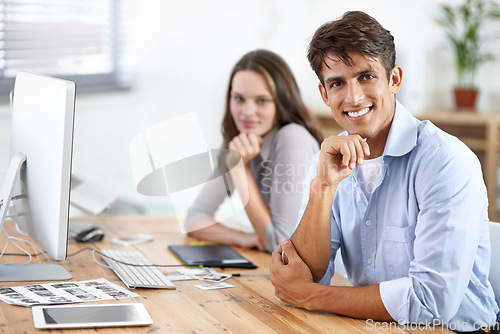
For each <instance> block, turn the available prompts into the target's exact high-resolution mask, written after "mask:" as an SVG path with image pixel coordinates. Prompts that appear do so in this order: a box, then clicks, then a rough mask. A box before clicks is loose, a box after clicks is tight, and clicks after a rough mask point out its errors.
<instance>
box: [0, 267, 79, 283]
mask: <svg viewBox="0 0 500 334" xmlns="http://www.w3.org/2000/svg"><path fill="white" fill-rule="evenodd" d="M71 278H73V277H72V276H71V274H70V273H68V272H67V271H66V269H64V268H63V267H62V266H60V265H58V264H52V263H47V264H45V263H44V264H31V263H29V264H28V263H12V264H1V265H0V282H24V281H26V282H34V281H65V280H69V279H71Z"/></svg>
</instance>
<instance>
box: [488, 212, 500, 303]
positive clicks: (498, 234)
mask: <svg viewBox="0 0 500 334" xmlns="http://www.w3.org/2000/svg"><path fill="white" fill-rule="evenodd" d="M489 224H490V240H491V261H490V275H489V281H490V283H491V285H492V287H493V291H494V292H495V300H496V301H497V304H498V305H500V223H497V222H490V223H489Z"/></svg>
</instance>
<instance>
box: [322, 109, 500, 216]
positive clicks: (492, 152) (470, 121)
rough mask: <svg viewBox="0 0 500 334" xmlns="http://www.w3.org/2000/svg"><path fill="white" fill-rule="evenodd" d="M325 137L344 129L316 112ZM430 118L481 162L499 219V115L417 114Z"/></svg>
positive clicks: (491, 211) (490, 211)
mask: <svg viewBox="0 0 500 334" xmlns="http://www.w3.org/2000/svg"><path fill="white" fill-rule="evenodd" d="M316 118H317V119H318V123H319V125H320V130H321V132H322V134H323V136H331V135H332V134H339V133H340V132H342V131H343V129H342V128H341V127H340V126H339V125H338V124H337V123H336V122H335V121H334V120H333V117H332V116H331V114H329V113H326V112H321V113H317V114H316ZM418 118H419V119H421V120H430V121H431V122H432V123H434V124H435V125H436V126H437V127H439V128H441V129H443V130H444V131H446V132H448V133H450V134H452V135H454V136H456V137H458V138H459V139H460V140H461V141H463V142H464V143H465V144H466V145H467V146H469V148H470V149H471V150H473V151H474V153H476V155H477V156H478V157H479V159H480V161H481V165H482V168H483V175H484V180H485V183H486V188H487V190H488V202H489V207H488V214H489V217H490V220H492V221H500V211H499V208H498V205H497V201H498V199H497V197H498V189H497V188H498V159H499V157H498V155H499V153H500V132H499V131H500V129H499V128H500V114H493V113H469V112H451V111H448V112H446V111H433V112H427V113H425V114H423V115H419V116H418Z"/></svg>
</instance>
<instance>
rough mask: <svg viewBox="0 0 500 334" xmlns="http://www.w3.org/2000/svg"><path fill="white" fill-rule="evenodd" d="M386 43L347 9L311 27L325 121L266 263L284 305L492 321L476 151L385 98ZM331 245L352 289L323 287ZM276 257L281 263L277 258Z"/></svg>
mask: <svg viewBox="0 0 500 334" xmlns="http://www.w3.org/2000/svg"><path fill="white" fill-rule="evenodd" d="M395 58H396V57H395V47H394V39H393V37H392V35H391V34H390V32H389V31H387V30H386V29H384V28H383V27H382V26H381V25H380V24H379V23H378V22H377V21H376V20H374V19H373V18H372V17H370V16H368V15H366V14H365V13H362V12H348V13H346V14H345V15H344V16H343V17H342V18H341V19H339V20H336V21H332V22H329V23H326V24H324V25H323V26H321V27H320V28H319V29H318V30H317V31H316V33H315V35H314V36H313V38H312V40H311V43H310V46H309V53H308V59H309V62H310V64H311V66H312V68H313V69H314V71H315V72H316V74H317V76H318V78H319V80H320V83H319V90H320V93H321V97H322V99H323V101H324V102H325V104H326V105H327V106H328V107H329V108H330V109H331V112H332V115H333V118H334V119H335V121H336V122H337V123H338V124H339V125H341V126H342V127H343V128H344V130H345V131H344V132H343V133H342V134H340V135H339V136H330V137H328V138H327V139H325V141H324V142H323V143H322V145H321V151H320V152H319V154H318V155H316V156H315V158H314V159H313V164H312V167H311V169H310V171H309V174H308V176H307V178H306V180H305V181H304V196H303V202H302V208H301V211H300V212H301V220H300V223H299V224H298V226H297V228H296V230H295V232H294V234H293V235H292V237H291V238H290V240H288V239H283V240H282V241H281V244H280V245H279V246H278V247H277V248H276V250H275V251H274V252H273V255H272V259H271V264H270V266H271V282H272V283H273V285H274V287H275V292H276V295H277V296H278V297H279V298H280V299H281V300H282V301H284V302H287V303H289V304H291V305H294V306H297V307H302V308H306V309H310V310H322V311H328V312H331V313H336V314H341V315H345V316H350V317H356V318H363V319H374V320H380V321H397V322H399V323H400V324H409V323H420V324H422V323H424V324H444V325H445V326H448V328H450V329H455V330H461V331H472V330H478V329H479V328H480V327H488V326H492V325H494V323H495V320H496V317H497V313H498V311H499V309H498V306H497V304H496V303H495V299H494V294H493V290H492V288H491V285H490V283H489V282H488V272H489V261H490V245H489V234H488V216H487V206H488V203H487V196H486V189H485V186H484V181H483V178H482V173H481V165H480V163H479V161H478V159H477V157H476V156H475V155H474V154H473V153H472V152H471V151H470V150H469V149H468V148H467V147H466V146H465V145H464V144H463V143H461V142H460V141H459V140H458V139H456V138H455V137H452V136H450V135H448V134H446V133H445V132H443V131H442V130H440V129H438V128H437V127H435V126H434V125H433V124H432V123H430V122H427V121H423V122H421V121H419V120H418V119H416V118H415V117H413V116H412V114H411V113H410V112H409V111H408V110H406V109H405V108H404V106H403V105H401V104H400V103H399V102H398V101H397V100H396V98H395V96H396V93H397V92H398V90H399V89H400V87H401V82H402V78H403V71H402V69H401V67H400V66H398V65H396V64H395ZM338 250H340V251H341V252H340V253H341V256H342V259H343V261H344V264H345V266H346V272H347V275H348V278H349V280H350V281H351V283H352V284H353V287H338V286H330V285H329V283H330V279H331V278H332V277H333V275H334V271H335V268H334V259H335V256H337V255H338V254H337V251H338ZM282 261H283V262H284V263H286V264H284V263H282Z"/></svg>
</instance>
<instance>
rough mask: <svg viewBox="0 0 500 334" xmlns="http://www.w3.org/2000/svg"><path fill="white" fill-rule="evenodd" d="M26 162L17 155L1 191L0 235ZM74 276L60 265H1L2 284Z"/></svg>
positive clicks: (8, 170) (23, 157)
mask: <svg viewBox="0 0 500 334" xmlns="http://www.w3.org/2000/svg"><path fill="white" fill-rule="evenodd" d="M25 162H26V156H25V155H24V154H21V153H16V154H15V155H14V156H13V157H12V160H11V163H10V164H9V168H8V169H7V174H6V175H5V179H4V182H3V184H2V189H1V190H0V233H1V232H2V228H3V225H4V222H5V218H6V216H7V211H8V209H9V204H10V201H11V200H12V197H13V191H14V186H15V184H16V182H17V180H18V178H19V171H20V170H21V167H22V166H23V164H24V163H25ZM71 278H72V276H71V275H70V273H68V272H67V271H66V269H64V268H63V267H62V266H60V265H58V264H52V263H47V264H45V263H44V264H31V263H12V264H10V263H9V264H0V282H13V281H17V282H22V281H29V282H33V281H60V280H68V279H71Z"/></svg>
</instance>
